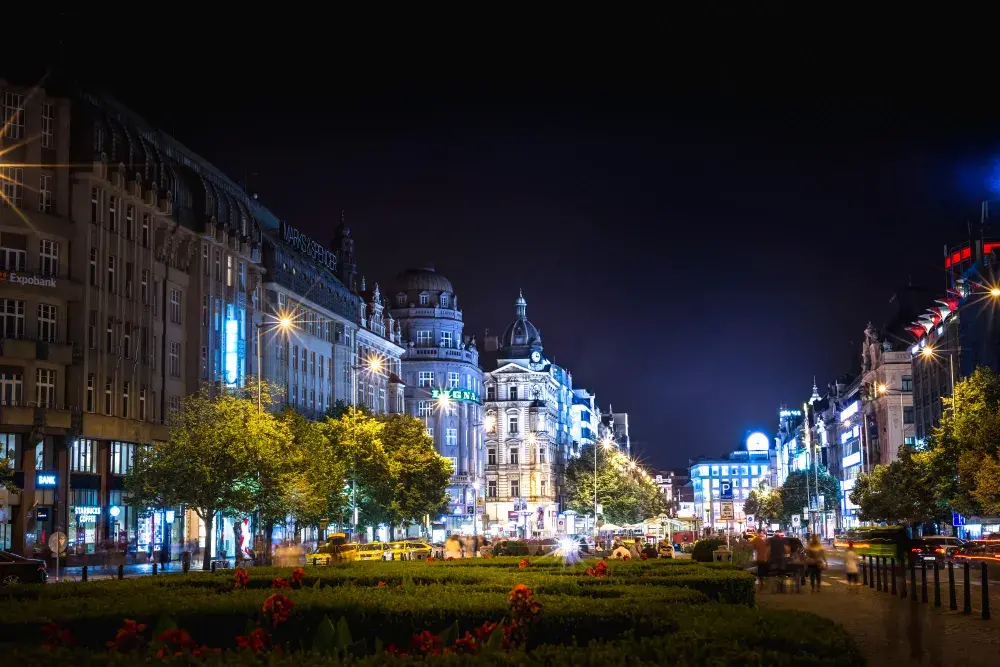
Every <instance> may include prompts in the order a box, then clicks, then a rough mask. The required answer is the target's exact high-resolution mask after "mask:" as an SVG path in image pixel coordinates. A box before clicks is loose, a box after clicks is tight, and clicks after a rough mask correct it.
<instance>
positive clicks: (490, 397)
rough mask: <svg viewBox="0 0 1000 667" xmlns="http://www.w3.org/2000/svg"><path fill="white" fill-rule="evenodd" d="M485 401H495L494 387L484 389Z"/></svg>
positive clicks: (495, 392)
mask: <svg viewBox="0 0 1000 667" xmlns="http://www.w3.org/2000/svg"><path fill="white" fill-rule="evenodd" d="M486 400H487V401H495V400H497V388H496V386H495V385H492V384H491V385H490V386H488V387H486Z"/></svg>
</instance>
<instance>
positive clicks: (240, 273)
mask: <svg viewBox="0 0 1000 667" xmlns="http://www.w3.org/2000/svg"><path fill="white" fill-rule="evenodd" d="M236 267H237V271H236V275H237V277H238V278H239V288H240V291H241V292H242V291H244V290H246V288H247V265H246V264H244V263H243V262H240V263H239V264H237V265H236Z"/></svg>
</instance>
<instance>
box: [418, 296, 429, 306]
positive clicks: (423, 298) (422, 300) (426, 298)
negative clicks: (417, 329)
mask: <svg viewBox="0 0 1000 667" xmlns="http://www.w3.org/2000/svg"><path fill="white" fill-rule="evenodd" d="M430 302H431V298H430V296H428V295H427V294H421V295H420V305H421V306H426V305H427V304H429V303H430Z"/></svg>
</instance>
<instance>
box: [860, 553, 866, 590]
mask: <svg viewBox="0 0 1000 667" xmlns="http://www.w3.org/2000/svg"><path fill="white" fill-rule="evenodd" d="M860 560H861V583H862V585H863V586H867V585H868V566H867V565H866V564H865V559H864V557H863V556H862V557H861V559H860Z"/></svg>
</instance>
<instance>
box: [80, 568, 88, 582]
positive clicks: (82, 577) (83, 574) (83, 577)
mask: <svg viewBox="0 0 1000 667" xmlns="http://www.w3.org/2000/svg"><path fill="white" fill-rule="evenodd" d="M80 581H87V566H86V565H84V566H83V570H81V572H80Z"/></svg>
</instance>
